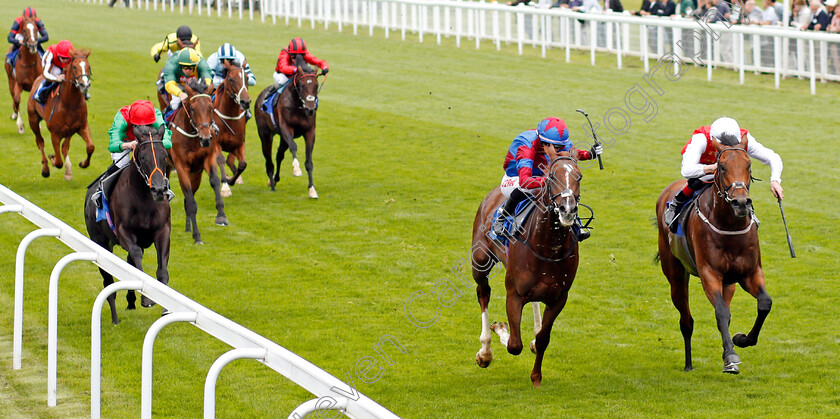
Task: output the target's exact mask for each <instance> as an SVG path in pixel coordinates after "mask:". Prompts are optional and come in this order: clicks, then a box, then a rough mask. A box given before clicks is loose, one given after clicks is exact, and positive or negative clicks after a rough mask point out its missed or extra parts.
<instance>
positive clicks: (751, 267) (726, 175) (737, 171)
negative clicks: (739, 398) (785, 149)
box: [656, 137, 772, 374]
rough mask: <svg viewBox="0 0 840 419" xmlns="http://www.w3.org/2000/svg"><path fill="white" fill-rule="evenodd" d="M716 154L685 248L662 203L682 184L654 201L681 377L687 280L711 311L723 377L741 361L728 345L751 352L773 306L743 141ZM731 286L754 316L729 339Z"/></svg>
mask: <svg viewBox="0 0 840 419" xmlns="http://www.w3.org/2000/svg"><path fill="white" fill-rule="evenodd" d="M711 144H713V145H714V146H715V150H716V151H717V159H718V163H717V164H718V167H717V171H716V172H715V174H714V186H713V187H709V188H707V189H706V190H705V191H704V192H702V193H701V194H700V195H699V197H698V198H697V201H696V203H697V204H696V207H689V206H686V209H685V211H690V213H689V214H688V219H687V221H686V224H685V230H684V231H685V243H683V242H681V241H680V240H679V238H678V237H677V236H675V235H674V234H673V233H671V231H670V229H669V228H668V226H667V225H666V224H665V222H664V221H663V219H662V216H663V214H664V213H665V209H666V202H667V201H668V200H669V199H670V198H671V197H673V196H674V194H676V192H677V191H678V190H679V189H680V188H682V186H683V185H684V184H685V181H684V180H680V181H676V182H673V183H671V184H670V185H669V186H668V187H667V188H665V190H664V191H662V194H660V195H659V199H658V200H657V201H656V217H657V226H658V228H659V254H658V258H659V260H660V262H661V264H662V272H663V273H664V274H665V276H666V277H667V278H668V282H670V283H671V301H673V303H674V306H675V307H676V308H677V310H679V312H680V331H681V332H682V336H683V340H684V341H685V371H691V370H692V369H694V368H693V366H692V364H691V334H692V332H693V330H694V318H692V317H691V311H690V310H689V308H688V279H689V274H691V275H695V276H699V277H700V282H701V283H702V284H703V290H704V291H705V292H706V297H707V298H708V299H709V301H710V302H711V303H712V305H713V306H714V308H715V318H716V319H717V327H718V330H719V331H720V335H721V338H722V339H723V372H726V373H732V374H738V372H739V369H738V364H740V363H741V359H740V358H739V357H738V354H736V353H735V351H734V349H733V343H734V344H735V345H737V346H739V347H741V348H745V347H747V346H753V345H755V344H756V342H757V341H758V334H759V332H760V331H761V326H762V325H763V324H764V319H765V318H766V317H767V314H769V313H770V307H771V305H772V300H771V299H770V295H768V294H767V290H765V288H764V271H762V269H761V251H760V249H759V245H758V231H757V230H758V225H757V224H756V223H755V219H754V218H753V216H752V200H751V199H750V191H749V188H750V180H751V177H750V158H749V156H748V155H747V152H746V147H747V139H746V137H744V138H742V139H741V142H740V143H739V144H736V145H734V146H727V145H723V144H719V143H717V142H715V141H712V142H711ZM735 284H739V285H740V286H741V288H743V289H744V290H745V291H747V292H748V293H750V294H751V295H752V296H753V297H755V298H756V299H757V301H758V316H757V317H756V319H755V324H754V325H753V328H752V330H751V331H750V332H749V334H747V335H744V334H742V333H739V334H736V335H735V336H733V337H731V338H730V336H729V319H730V312H729V303H730V302H731V301H732V295H733V294H734V293H735Z"/></svg>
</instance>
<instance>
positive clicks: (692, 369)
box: [683, 365, 694, 372]
mask: <svg viewBox="0 0 840 419" xmlns="http://www.w3.org/2000/svg"><path fill="white" fill-rule="evenodd" d="M691 371H694V367H692V366H691V365H689V366H687V367H685V369H684V370H683V372H691Z"/></svg>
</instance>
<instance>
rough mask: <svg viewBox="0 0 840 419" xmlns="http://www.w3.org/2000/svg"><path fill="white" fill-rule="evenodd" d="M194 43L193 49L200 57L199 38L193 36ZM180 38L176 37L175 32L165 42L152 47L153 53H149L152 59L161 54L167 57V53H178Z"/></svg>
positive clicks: (167, 36)
mask: <svg viewBox="0 0 840 419" xmlns="http://www.w3.org/2000/svg"><path fill="white" fill-rule="evenodd" d="M192 43H193V45H194V46H193V49H194V50H195V51H196V52H198V55H201V45H199V41H198V37H197V36H195V35H193V36H192ZM178 51H179V48H178V37H177V36H176V35H175V32H172V33H170V34H169V35H166V38H164V40H163V41H161V42H158V43H157V44H154V45H152V49H151V51H149V55H151V57H152V58H154V57H155V54H160V55H161V56H164V55H166V53H167V52H172V53H175V52H178Z"/></svg>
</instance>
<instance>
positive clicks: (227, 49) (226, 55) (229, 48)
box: [217, 42, 237, 60]
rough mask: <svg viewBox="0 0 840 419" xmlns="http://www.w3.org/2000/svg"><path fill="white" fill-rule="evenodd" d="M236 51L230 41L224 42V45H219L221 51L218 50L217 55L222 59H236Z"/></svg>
mask: <svg viewBox="0 0 840 419" xmlns="http://www.w3.org/2000/svg"><path fill="white" fill-rule="evenodd" d="M236 53H237V51H236V48H235V47H234V46H233V45H231V44H230V43H228V42H225V43H224V44H222V46H220V47H219V51H217V55H218V56H219V59H220V60H235V59H236Z"/></svg>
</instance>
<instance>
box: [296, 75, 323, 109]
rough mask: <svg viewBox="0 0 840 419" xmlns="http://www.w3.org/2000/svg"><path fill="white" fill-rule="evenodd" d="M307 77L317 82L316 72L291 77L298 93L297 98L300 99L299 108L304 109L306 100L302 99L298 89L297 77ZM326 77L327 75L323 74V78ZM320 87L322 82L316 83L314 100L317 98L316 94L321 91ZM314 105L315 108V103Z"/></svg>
mask: <svg viewBox="0 0 840 419" xmlns="http://www.w3.org/2000/svg"><path fill="white" fill-rule="evenodd" d="M307 77H312V78H314V79H315V83H316V84H317V83H318V75H317V74H303V75H301V76H299V77H295V78H294V79H293V80H294V84H295V92H296V93H297V95H298V99H300V109H305V108H306V101H305V100H304V98H303V96H302V95H301V94H300V90H298V79H304V78H307ZM326 77H327V76H324V78H325V79H326ZM321 87H323V84H320V85H318V90H317V91H316V92H315V99H313V100H314V101H317V100H318V94H320V93H321ZM315 107H316V108H317V104H316V106H315Z"/></svg>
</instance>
